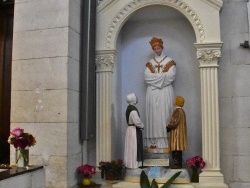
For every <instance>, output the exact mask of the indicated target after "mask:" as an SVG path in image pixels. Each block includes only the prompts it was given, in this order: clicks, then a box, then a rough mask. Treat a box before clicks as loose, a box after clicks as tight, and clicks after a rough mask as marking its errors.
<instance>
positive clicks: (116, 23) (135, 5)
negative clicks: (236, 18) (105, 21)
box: [98, 0, 222, 49]
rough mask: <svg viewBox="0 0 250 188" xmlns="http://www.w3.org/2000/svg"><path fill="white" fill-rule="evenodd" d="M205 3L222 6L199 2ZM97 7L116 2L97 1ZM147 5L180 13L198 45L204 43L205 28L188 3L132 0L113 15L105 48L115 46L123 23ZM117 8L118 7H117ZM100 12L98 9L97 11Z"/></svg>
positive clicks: (215, 0)
mask: <svg viewBox="0 0 250 188" xmlns="http://www.w3.org/2000/svg"><path fill="white" fill-rule="evenodd" d="M200 1H202V2H205V3H207V4H209V5H211V6H212V7H215V8H216V9H220V8H221V6H222V1H221V0H200ZM98 3H99V4H98V6H102V10H103V9H105V7H107V6H115V3H117V1H109V0H106V1H105V0H99V1H98ZM149 5H166V6H169V7H172V8H174V9H176V10H178V11H180V12H181V13H182V14H183V15H184V16H185V17H186V18H187V19H188V20H189V21H190V23H191V24H192V26H193V28H194V30H195V34H196V41H197V42H199V43H204V41H205V40H206V38H207V34H206V28H204V24H203V23H202V20H201V19H200V16H199V14H198V13H197V12H196V11H195V10H194V9H193V8H192V5H189V4H188V1H186V2H185V0H132V1H128V3H127V4H125V5H124V6H123V7H122V8H120V10H119V11H118V12H117V13H114V16H113V18H112V21H111V22H110V23H109V25H108V26H107V27H108V28H107V32H106V37H105V48H106V49H111V48H113V46H112V45H115V44H114V43H115V40H116V37H117V36H116V35H117V34H118V33H119V30H120V29H121V27H122V25H123V24H124V23H125V21H126V20H127V19H128V18H129V16H130V15H132V13H133V12H135V11H136V10H138V9H140V8H142V7H145V6H149ZM117 8H119V7H117ZM99 11H100V9H99Z"/></svg>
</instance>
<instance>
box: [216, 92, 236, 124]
mask: <svg viewBox="0 0 250 188" xmlns="http://www.w3.org/2000/svg"><path fill="white" fill-rule="evenodd" d="M219 106H220V107H221V109H223V110H220V125H221V127H233V126H234V124H232V122H233V119H234V118H233V102H232V98H231V97H225V98H220V99H219Z"/></svg>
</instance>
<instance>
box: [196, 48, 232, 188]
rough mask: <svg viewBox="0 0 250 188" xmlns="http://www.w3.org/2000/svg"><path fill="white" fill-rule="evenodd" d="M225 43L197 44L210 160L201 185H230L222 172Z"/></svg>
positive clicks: (205, 149)
mask: <svg viewBox="0 0 250 188" xmlns="http://www.w3.org/2000/svg"><path fill="white" fill-rule="evenodd" d="M221 46H222V43H206V44H195V47H196V48H197V58H198V60H199V63H200V76H201V110H202V157H203V159H204V160H205V162H206V167H205V168H204V169H203V170H202V173H201V174H200V185H201V186H199V187H207V186H208V185H209V187H210V186H211V187H217V188H220V187H227V185H226V184H224V176H223V174H222V173H221V172H220V142H219V104H218V99H219V96H218V60H219V58H220V56H221ZM212 184H213V185H214V186H213V185H212Z"/></svg>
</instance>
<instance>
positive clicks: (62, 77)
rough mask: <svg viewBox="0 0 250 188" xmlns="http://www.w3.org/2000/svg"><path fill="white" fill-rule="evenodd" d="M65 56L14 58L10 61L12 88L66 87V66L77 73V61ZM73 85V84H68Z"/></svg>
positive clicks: (35, 89) (42, 88) (43, 88)
mask: <svg viewBox="0 0 250 188" xmlns="http://www.w3.org/2000/svg"><path fill="white" fill-rule="evenodd" d="M68 61H69V58H67V57H55V58H42V59H28V60H16V61H13V62H12V90H31V91H34V92H42V91H43V90H45V89H65V88H67V68H68V66H70V67H72V68H71V69H72V70H71V72H72V73H73V72H75V73H78V70H77V67H76V66H74V65H75V64H77V63H73V62H71V61H70V62H68ZM70 85H73V84H69V86H70Z"/></svg>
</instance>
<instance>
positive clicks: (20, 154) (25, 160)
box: [16, 147, 29, 168]
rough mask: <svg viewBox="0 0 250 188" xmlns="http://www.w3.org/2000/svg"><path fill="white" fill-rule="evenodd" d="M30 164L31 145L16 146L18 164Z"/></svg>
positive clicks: (24, 165)
mask: <svg viewBox="0 0 250 188" xmlns="http://www.w3.org/2000/svg"><path fill="white" fill-rule="evenodd" d="M28 165H29V147H26V148H24V149H21V148H16V166H17V167H25V168H27V167H28Z"/></svg>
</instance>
